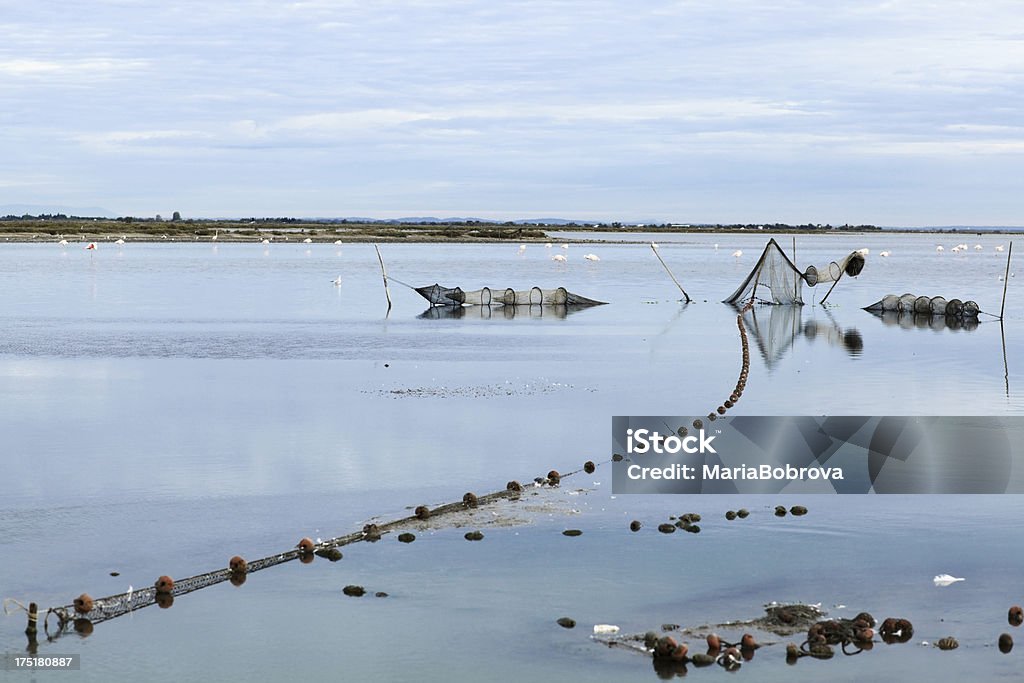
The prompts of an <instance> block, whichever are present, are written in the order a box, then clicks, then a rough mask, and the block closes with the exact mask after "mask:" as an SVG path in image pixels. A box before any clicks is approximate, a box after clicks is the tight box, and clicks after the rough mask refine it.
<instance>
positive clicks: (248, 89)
mask: <svg viewBox="0 0 1024 683" xmlns="http://www.w3.org/2000/svg"><path fill="white" fill-rule="evenodd" d="M1022 100H1024V10H1022V9H1021V5H1020V4H1019V3H1018V2H998V1H989V2H954V1H940V2H917V1H911V0H907V1H903V0H893V1H891V2H851V1H843V2H833V1H830V0H816V1H814V2H801V1H796V0H789V1H787V0H772V1H770V2H758V1H753V0H749V1H748V0H706V1H705V0H693V1H683V2H670V1H668V0H641V1H638V2H625V1H615V2H612V1H605V0H565V1H560V2H545V1H530V0H523V1H519V2H505V1H503V0H488V1H486V2H482V1H481V2H459V1H455V0H452V1H445V2H442V1H433V0H419V1H417V0H405V1H388V0H353V1H345V0H333V1H330V0H307V1H305V2H291V3H289V2H279V1H273V0H259V1H258V0H248V1H244V0H241V1H234V2H216V1H215V2H209V1H208V0H206V1H204V2H173V1H167V2H156V1H153V2H147V1H142V0H88V1H83V2H75V1H65V2H56V1H52V0H40V1H38V2H24V1H22V0H14V1H11V0H0V158H2V159H3V162H2V163H0V205H10V204H38V205H67V206H102V207H105V208H107V209H109V210H111V211H113V212H114V213H116V214H119V215H153V214H156V213H162V214H165V215H167V214H170V213H171V212H172V211H175V210H178V211H181V213H182V215H183V216H186V217H188V216H251V215H257V216H267V215H270V216H278V215H299V216H374V217H396V216H423V215H434V216H478V217H487V218H520V217H549V216H557V217H565V218H581V219H602V220H642V221H651V220H658V221H662V220H665V221H680V222H734V221H743V222H747V221H750V222H769V221H770V222H775V221H780V222H789V223H805V222H815V223H818V222H822V223H824V222H830V223H840V224H841V223H847V222H849V223H875V224H880V225H949V224H974V225H1021V224H1024V215H1022V211H1024V204H1022V203H1021V197H1024V106H1022Z"/></svg>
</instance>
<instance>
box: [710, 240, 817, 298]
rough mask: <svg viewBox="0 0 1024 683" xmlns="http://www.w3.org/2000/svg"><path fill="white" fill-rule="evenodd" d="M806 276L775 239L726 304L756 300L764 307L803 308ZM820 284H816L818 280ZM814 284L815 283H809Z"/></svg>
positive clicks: (770, 242) (767, 246)
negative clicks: (795, 306)
mask: <svg viewBox="0 0 1024 683" xmlns="http://www.w3.org/2000/svg"><path fill="white" fill-rule="evenodd" d="M803 282H804V275H803V273H801V272H800V270H799V269H798V268H797V267H796V266H795V265H794V264H793V262H792V261H790V260H789V257H788V256H786V254H785V253H784V252H783V251H782V247H780V246H779V244H778V242H776V241H775V240H774V239H771V240H769V241H768V244H767V245H765V248H764V251H762V252H761V256H760V258H758V259H757V263H756V264H755V265H754V268H753V269H752V270H751V271H750V274H748V275H747V278H746V279H745V280H744V281H743V284H741V285H740V286H739V287H738V288H737V289H736V291H735V292H733V293H732V295H730V296H729V298H727V299H725V303H727V304H734V305H742V304H744V303H746V302H749V301H753V302H755V303H761V304H796V305H802V304H803V303H804V302H803V299H802V298H801V296H800V287H801V284H802V283H803ZM815 282H816V281H815ZM808 284H812V285H813V283H810V282H809V283H808Z"/></svg>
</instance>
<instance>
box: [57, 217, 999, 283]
mask: <svg viewBox="0 0 1024 683" xmlns="http://www.w3.org/2000/svg"><path fill="white" fill-rule="evenodd" d="M219 236H220V231H219V230H217V231H216V232H214V234H213V237H211V238H210V241H212V242H216V241H217V238H218V237H219ZM163 237H164V239H167V235H164V236H163ZM60 238H61V239H60V241H58V242H57V244H59V245H60V246H62V247H66V246H68V244H69V242H68V241H67V239H65V238H64V237H63V235H61V236H60ZM126 239H127V238H126V236H124V235H122V236H121V237H120V238H119V239H118V240H116V241H115V242H114V244H117V245H123V244H124V243H125V241H126ZM285 239H287V238H285ZM198 240H199V237H198V236H197V237H196V241H198ZM302 243H303V244H312V243H313V240H312V238H310V237H307V238H305V239H304V240H302ZM260 244H262V245H265V246H266V245H269V244H270V240H269V239H268V238H263V239H262V240H260ZM334 244H335V245H338V246H340V245H342V244H344V242H342V240H335V241H334ZM526 246H527V245H525V244H520V245H519V254H520V255H522V254H524V253H525V252H526ZM553 246H554V245H553V244H552V243H551V242H547V243H546V244H545V245H544V248H546V249H551V248H553ZM561 247H562V249H565V250H566V251H568V249H569V245H568V244H566V243H563V244H562V245H561ZM651 247H652V248H653V249H658V244H657V243H655V242H651ZM85 248H86V249H87V250H89V251H95V250H96V249H98V248H99V245H98V244H97V243H96V242H89V243H88V244H87V245H86V246H85ZM714 249H715V251H718V244H715V245H714ZM983 249H984V247H983V246H981V245H980V244H975V245H974V251H982V250H983ZM1005 249H1006V245H1003V244H1000V245H997V246H996V247H995V250H996V251H999V252H1001V251H1004V250H1005ZM969 250H970V248H969V247H968V246H967V244H957V245H956V246H954V247H952V248H951V249H950V251H951V252H952V253H954V254H959V253H962V252H969ZM945 251H946V248H945V247H944V246H943V245H941V244H939V245H936V247H935V252H936V253H938V254H942V253H944V252H945ZM857 253H859V254H862V255H864V256H867V255H868V254H869V253H870V250H868V249H858V250H857ZM891 254H892V252H891V251H888V250H883V251H880V252H878V255H879V256H881V257H882V258H888V257H889V256H890V255H891ZM732 256H733V258H736V259H739V258H742V257H743V250H742V249H737V250H736V251H734V252H732ZM583 258H584V259H586V260H587V261H600V260H601V257H599V256H598V255H597V254H593V253H591V254H584V255H583ZM551 260H552V261H555V262H557V263H566V262H567V261H568V260H569V258H568V257H567V256H566V255H565V254H553V255H552V256H551ZM1014 275H1016V273H1014ZM999 279H1000V280H1002V279H1003V276H1002V275H1000V276H999ZM333 282H334V284H335V285H336V286H340V285H341V276H340V275H339V276H338V277H337V278H336V279H335V280H334V281H333Z"/></svg>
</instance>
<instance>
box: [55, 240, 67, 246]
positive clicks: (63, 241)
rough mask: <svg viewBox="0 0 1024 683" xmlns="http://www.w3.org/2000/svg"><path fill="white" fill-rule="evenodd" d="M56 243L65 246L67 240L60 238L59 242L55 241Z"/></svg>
mask: <svg viewBox="0 0 1024 683" xmlns="http://www.w3.org/2000/svg"><path fill="white" fill-rule="evenodd" d="M57 244H59V245H60V246H62V247H66V246H68V241H67V240H61V241H60V242H57Z"/></svg>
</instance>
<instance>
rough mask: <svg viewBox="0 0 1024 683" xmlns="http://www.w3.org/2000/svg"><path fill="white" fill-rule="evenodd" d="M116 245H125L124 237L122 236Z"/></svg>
mask: <svg viewBox="0 0 1024 683" xmlns="http://www.w3.org/2000/svg"><path fill="white" fill-rule="evenodd" d="M114 244H124V235H121V239H119V240H117V241H116V242H114Z"/></svg>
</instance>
